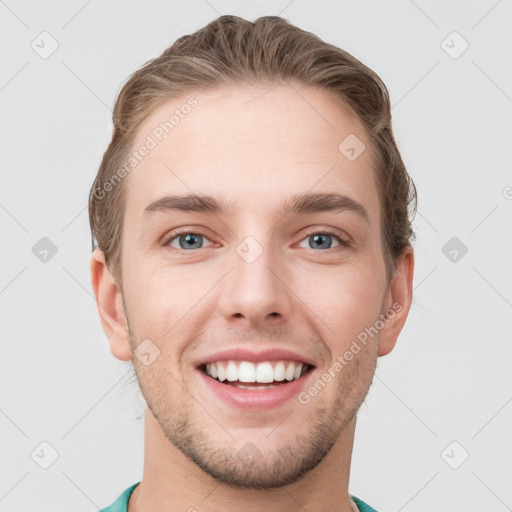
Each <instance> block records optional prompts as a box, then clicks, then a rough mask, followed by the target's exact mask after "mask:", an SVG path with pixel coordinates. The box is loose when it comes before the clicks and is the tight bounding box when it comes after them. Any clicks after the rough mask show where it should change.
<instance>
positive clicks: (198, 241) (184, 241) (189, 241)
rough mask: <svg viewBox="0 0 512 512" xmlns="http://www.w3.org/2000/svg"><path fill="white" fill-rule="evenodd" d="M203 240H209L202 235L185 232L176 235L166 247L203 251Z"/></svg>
mask: <svg viewBox="0 0 512 512" xmlns="http://www.w3.org/2000/svg"><path fill="white" fill-rule="evenodd" d="M203 240H209V238H207V237H206V236H205V235H203V234H201V233H194V232H192V231H184V232H182V233H178V234H174V235H173V236H172V237H171V238H170V239H169V240H168V241H167V242H166V245H169V246H170V247H173V248H174V249H178V250H183V251H189V250H192V249H201V248H202V247H203ZM176 244H178V246H176Z"/></svg>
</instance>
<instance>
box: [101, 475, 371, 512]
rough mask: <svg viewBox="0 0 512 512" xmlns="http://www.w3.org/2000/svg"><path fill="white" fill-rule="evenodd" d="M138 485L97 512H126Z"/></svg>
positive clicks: (363, 510)
mask: <svg viewBox="0 0 512 512" xmlns="http://www.w3.org/2000/svg"><path fill="white" fill-rule="evenodd" d="M139 484H140V482H137V483H136V484H133V485H132V486H131V487H128V489H126V491H124V492H123V494H121V496H119V498H117V500H116V501H114V503H112V505H110V506H109V507H107V508H102V509H101V510H100V511H99V512H128V500H129V499H130V496H131V495H132V492H133V490H134V489H135V487H137V485H139ZM350 497H351V498H352V499H353V500H354V502H355V504H356V505H357V506H358V508H359V511H360V512H377V511H376V510H375V509H374V508H372V507H370V505H367V504H366V503H365V502H364V501H362V500H360V499H359V498H356V497H355V496H352V495H351V496H350Z"/></svg>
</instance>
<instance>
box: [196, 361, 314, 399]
mask: <svg viewBox="0 0 512 512" xmlns="http://www.w3.org/2000/svg"><path fill="white" fill-rule="evenodd" d="M313 369H314V366H313V365H311V364H308V363H306V362H303V361H298V360H269V361H260V362H257V363H256V362H252V361H243V360H233V359H230V360H220V361H213V362H209V363H205V364H202V365H200V366H199V370H201V371H202V372H203V373H204V374H205V375H206V376H207V377H209V378H210V379H212V380H214V381H216V382H218V383H220V384H222V385H226V386H232V387H235V388H238V389H241V390H246V391H255V390H256V391H258V390H261V391H263V390H265V389H272V388H277V387H284V386H286V385H287V384H288V385H289V384H291V383H293V382H294V381H297V380H299V379H301V378H302V377H304V376H305V375H306V374H308V373H310V372H311V371H312V370H313Z"/></svg>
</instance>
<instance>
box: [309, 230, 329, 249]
mask: <svg viewBox="0 0 512 512" xmlns="http://www.w3.org/2000/svg"><path fill="white" fill-rule="evenodd" d="M333 238H334V237H333V235H329V234H327V233H317V234H316V235H310V236H308V240H309V247H311V249H330V248H331V246H332V239H333Z"/></svg>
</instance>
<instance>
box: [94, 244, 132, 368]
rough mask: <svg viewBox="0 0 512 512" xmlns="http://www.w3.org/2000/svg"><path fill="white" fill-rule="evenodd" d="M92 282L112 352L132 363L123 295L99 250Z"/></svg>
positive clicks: (96, 252)
mask: <svg viewBox="0 0 512 512" xmlns="http://www.w3.org/2000/svg"><path fill="white" fill-rule="evenodd" d="M91 281H92V287H93V290H94V296H95V298H96V306H97V308H98V313H99V315H100V320H101V325H102V326H103V330H104V331H105V334H106V335H107V338H108V341H109V343H110V351H111V353H112V355H113V356H114V357H116V358H117V359H120V360H121V361H131V360H132V353H131V350H130V343H129V332H128V325H127V321H126V316H125V311H124V308H123V300H122V294H121V291H120V290H119V287H118V286H117V284H116V283H115V281H114V278H113V277H112V275H111V273H110V271H109V269H108V267H107V264H106V262H105V255H104V253H103V251H100V250H99V249H96V250H95V251H94V252H93V254H92V256H91Z"/></svg>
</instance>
